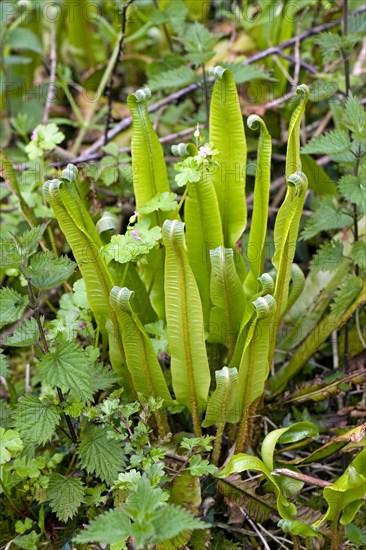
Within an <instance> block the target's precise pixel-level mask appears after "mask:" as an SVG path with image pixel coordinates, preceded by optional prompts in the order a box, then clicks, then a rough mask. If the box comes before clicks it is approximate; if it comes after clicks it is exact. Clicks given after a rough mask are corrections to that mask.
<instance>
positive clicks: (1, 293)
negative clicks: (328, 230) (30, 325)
mask: <svg viewBox="0 0 366 550" xmlns="http://www.w3.org/2000/svg"><path fill="white" fill-rule="evenodd" d="M28 302H29V300H28V297H27V296H22V295H21V294H19V292H17V291H16V290H13V289H12V288H8V287H5V288H2V289H1V290H0V328H2V327H4V326H5V325H10V324H11V323H15V321H18V319H20V318H21V316H22V315H23V313H24V310H25V308H26V307H27V305H28Z"/></svg>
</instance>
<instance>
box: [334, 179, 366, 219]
mask: <svg viewBox="0 0 366 550" xmlns="http://www.w3.org/2000/svg"><path fill="white" fill-rule="evenodd" d="M337 187H338V190H339V192H340V193H341V195H342V196H343V197H344V198H345V199H346V200H347V201H350V202H353V203H354V204H356V205H357V206H358V207H360V208H361V209H362V210H366V186H365V184H362V182H361V178H358V177H357V176H352V175H351V174H348V175H346V176H342V177H341V179H340V180H339V182H338V186H337Z"/></svg>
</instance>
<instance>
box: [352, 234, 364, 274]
mask: <svg viewBox="0 0 366 550" xmlns="http://www.w3.org/2000/svg"><path fill="white" fill-rule="evenodd" d="M351 258H352V260H353V261H354V262H355V264H356V265H358V266H359V268H360V269H362V270H363V271H366V243H365V241H357V242H355V243H353V244H352V248H351Z"/></svg>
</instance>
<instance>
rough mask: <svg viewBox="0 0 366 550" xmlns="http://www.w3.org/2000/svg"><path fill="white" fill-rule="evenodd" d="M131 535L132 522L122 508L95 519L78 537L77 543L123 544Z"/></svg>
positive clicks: (76, 538)
mask: <svg viewBox="0 0 366 550" xmlns="http://www.w3.org/2000/svg"><path fill="white" fill-rule="evenodd" d="M130 533H131V522H130V519H129V517H128V516H127V514H126V512H124V510H123V509H122V508H116V509H115V510H109V511H108V512H106V513H104V514H100V515H99V516H98V517H97V518H96V519H94V520H93V521H92V522H91V523H90V525H89V526H88V528H87V529H85V530H84V531H82V532H81V533H79V534H78V535H76V537H75V538H74V540H75V542H76V543H79V544H84V543H87V542H99V543H104V544H115V543H122V542H123V541H124V540H125V539H126V538H127V537H128V536H129V535H130Z"/></svg>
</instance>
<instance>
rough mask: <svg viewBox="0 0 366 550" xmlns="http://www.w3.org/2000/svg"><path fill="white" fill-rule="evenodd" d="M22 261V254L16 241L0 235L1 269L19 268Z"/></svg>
mask: <svg viewBox="0 0 366 550" xmlns="http://www.w3.org/2000/svg"><path fill="white" fill-rule="evenodd" d="M21 261H22V253H21V251H20V249H19V247H18V246H17V244H16V242H15V241H14V239H12V238H11V237H6V236H5V235H3V234H0V268H1V269H8V268H18V267H19V265H20V262H21Z"/></svg>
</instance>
